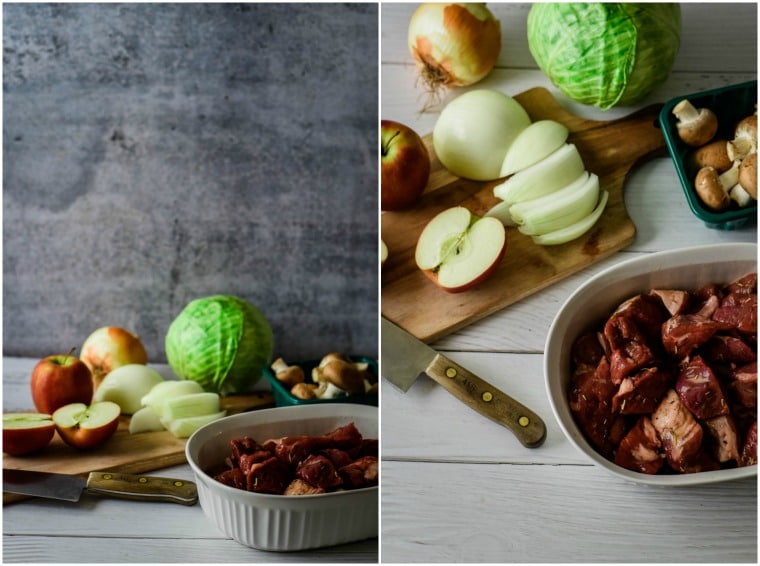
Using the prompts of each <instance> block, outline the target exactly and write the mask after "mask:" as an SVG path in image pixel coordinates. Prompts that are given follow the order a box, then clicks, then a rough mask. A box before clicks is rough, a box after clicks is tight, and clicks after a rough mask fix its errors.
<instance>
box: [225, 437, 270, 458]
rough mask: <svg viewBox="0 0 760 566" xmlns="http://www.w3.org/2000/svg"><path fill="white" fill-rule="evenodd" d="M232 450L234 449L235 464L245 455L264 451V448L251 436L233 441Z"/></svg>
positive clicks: (231, 442) (231, 443)
mask: <svg viewBox="0 0 760 566" xmlns="http://www.w3.org/2000/svg"><path fill="white" fill-rule="evenodd" d="M230 448H231V449H232V461H233V462H238V461H239V460H240V456H242V455H243V454H253V453H254V452H257V451H259V450H263V447H262V446H261V445H260V444H259V443H258V442H256V441H255V440H254V439H253V438H251V437H249V436H243V437H242V438H234V439H232V440H231V441H230Z"/></svg>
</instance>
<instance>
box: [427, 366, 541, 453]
mask: <svg viewBox="0 0 760 566" xmlns="http://www.w3.org/2000/svg"><path fill="white" fill-rule="evenodd" d="M425 373H426V374H427V375H428V376H430V378H432V379H434V380H435V381H436V382H438V383H439V384H441V385H442V386H443V387H444V388H446V390H447V391H448V392H449V393H451V394H452V395H454V396H455V397H456V398H457V399H459V400H460V401H462V402H464V403H465V404H466V405H468V406H469V407H470V408H472V409H474V410H476V411H477V412H479V413H480V414H482V415H484V416H486V417H488V418H489V419H491V420H493V421H495V422H497V423H499V424H501V425H503V426H506V427H507V428H508V429H509V430H511V431H512V432H513V433H514V435H515V436H516V437H517V439H518V440H519V441H520V442H521V443H522V444H523V445H524V446H527V447H528V448H537V447H538V446H541V444H543V442H544V439H545V438H546V425H545V424H544V421H542V420H541V418H540V417H539V416H538V415H537V414H536V413H534V412H533V411H531V410H530V409H528V408H527V407H525V406H524V405H522V404H521V403H519V402H517V401H515V400H514V399H513V398H512V397H510V396H509V395H507V394H506V393H504V392H503V391H500V390H499V389H497V388H496V387H494V386H493V385H491V384H490V383H488V382H486V381H484V380H483V379H481V378H479V377H478V376H477V375H475V374H474V373H472V372H470V371H468V370H466V369H465V368H463V367H462V366H460V365H458V364H456V363H454V362H453V361H451V360H450V359H448V358H447V357H446V356H444V355H443V354H437V355H436V356H435V358H433V361H432V362H430V365H429V366H428V367H427V369H426V370H425Z"/></svg>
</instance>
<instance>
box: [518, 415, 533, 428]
mask: <svg viewBox="0 0 760 566" xmlns="http://www.w3.org/2000/svg"><path fill="white" fill-rule="evenodd" d="M517 423H518V424H519V425H520V426H528V425H529V424H530V419H529V418H528V417H520V418H519V419H517Z"/></svg>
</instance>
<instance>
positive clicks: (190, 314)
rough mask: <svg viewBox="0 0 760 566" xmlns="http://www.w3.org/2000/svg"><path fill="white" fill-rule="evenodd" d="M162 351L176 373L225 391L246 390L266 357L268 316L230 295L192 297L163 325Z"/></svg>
mask: <svg viewBox="0 0 760 566" xmlns="http://www.w3.org/2000/svg"><path fill="white" fill-rule="evenodd" d="M165 347H166V357H167V360H168V362H169V365H170V366H171V368H172V370H173V371H174V373H176V374H177V376H178V377H180V378H181V379H190V380H192V381H197V382H198V383H199V384H200V385H201V386H202V387H203V389H204V390H206V391H211V392H215V393H219V394H221V395H229V394H233V393H242V392H246V391H250V390H251V389H252V388H253V386H254V385H255V384H256V382H257V381H258V380H259V379H260V378H261V376H262V375H263V373H262V372H263V370H264V367H265V366H267V365H268V364H269V363H270V361H271V358H272V352H273V348H274V338H273V335H272V328H271V327H270V325H269V322H268V321H267V319H266V318H264V315H263V314H261V312H260V311H259V310H258V309H257V308H256V307H255V306H253V305H252V304H251V303H249V302H247V301H245V300H244V299H241V298H239V297H234V296H231V295H216V296H213V297H205V298H200V299H195V300H194V301H191V302H190V303H188V304H187V306H186V307H185V308H184V309H183V310H182V312H181V313H180V314H179V315H178V316H177V318H176V319H174V321H173V322H172V323H171V325H170V326H169V330H168V332H167V333H166V340H165Z"/></svg>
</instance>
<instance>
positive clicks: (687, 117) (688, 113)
mask: <svg viewBox="0 0 760 566" xmlns="http://www.w3.org/2000/svg"><path fill="white" fill-rule="evenodd" d="M673 114H674V115H675V117H676V118H678V119H679V120H680V121H682V122H691V121H693V120H696V119H697V118H699V110H697V108H696V107H695V106H694V105H693V104H692V103H691V102H689V101H688V100H682V101H681V102H679V103H678V104H676V105H675V107H674V108H673Z"/></svg>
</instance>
